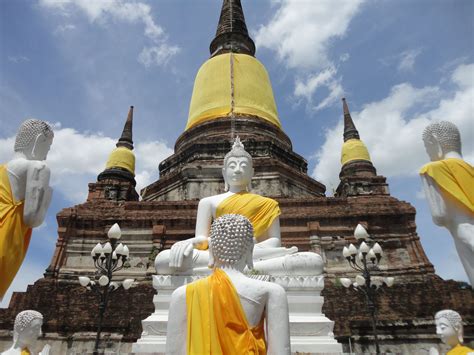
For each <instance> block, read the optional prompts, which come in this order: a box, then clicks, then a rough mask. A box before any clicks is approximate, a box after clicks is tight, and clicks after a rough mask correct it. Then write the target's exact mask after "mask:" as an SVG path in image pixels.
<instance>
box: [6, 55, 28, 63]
mask: <svg viewBox="0 0 474 355" xmlns="http://www.w3.org/2000/svg"><path fill="white" fill-rule="evenodd" d="M7 59H8V61H9V62H12V63H15V64H17V63H25V62H29V61H30V58H28V57H26V56H24V55H10V56H8V58H7Z"/></svg>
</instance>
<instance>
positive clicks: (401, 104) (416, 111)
mask: <svg viewBox="0 0 474 355" xmlns="http://www.w3.org/2000/svg"><path fill="white" fill-rule="evenodd" d="M450 81H451V83H453V84H455V85H456V88H455V89H454V90H453V91H452V92H444V91H443V90H442V88H440V87H437V86H434V87H430V86H427V87H423V88H416V87H413V86H412V85H411V84H409V83H403V84H399V85H396V86H394V87H393V88H392V90H391V92H390V93H389V95H388V96H387V97H386V98H384V99H382V100H380V101H376V102H371V103H369V104H366V105H364V106H363V108H362V110H361V111H360V112H351V113H352V118H353V119H354V122H355V124H356V126H357V129H358V130H359V133H360V135H361V139H362V140H363V141H364V142H365V144H366V145H367V148H368V149H369V152H370V155H371V159H372V162H373V163H374V165H375V167H376V168H377V170H378V172H379V174H381V175H385V176H388V177H390V176H413V175H416V174H417V172H418V169H419V168H420V167H421V166H422V165H423V164H424V163H426V162H427V161H428V157H427V155H426V153H425V150H424V147H423V142H422V140H421V134H422V132H423V129H424V128H425V127H426V125H428V124H429V123H430V122H433V121H440V120H449V121H451V122H453V123H455V124H456V125H457V126H458V128H459V130H460V132H461V136H462V140H463V153H464V158H465V159H466V160H467V161H470V162H472V161H474V146H473V142H474V126H473V124H472V112H473V110H474V107H473V106H474V104H473V101H472V98H473V97H474V64H469V65H460V66H458V67H457V68H456V70H455V71H454V72H453V73H452V75H451V77H450ZM349 104H350V103H349ZM342 131H343V123H342V115H341V118H340V120H339V124H338V125H337V126H336V127H333V128H331V129H328V130H327V132H326V137H325V143H324V144H323V146H322V147H321V148H320V149H319V151H317V152H316V154H315V156H316V158H317V159H318V162H317V165H316V167H315V169H314V171H313V174H312V175H313V176H314V177H315V178H316V179H317V180H319V181H321V182H323V183H325V184H327V185H328V186H337V184H338V182H339V179H338V174H339V171H340V169H341V165H340V154H341V147H342Z"/></svg>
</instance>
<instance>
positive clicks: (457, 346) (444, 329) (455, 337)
mask: <svg viewBox="0 0 474 355" xmlns="http://www.w3.org/2000/svg"><path fill="white" fill-rule="evenodd" d="M435 323H436V334H437V335H438V336H439V338H440V339H441V341H442V342H443V343H444V344H446V345H448V346H449V348H450V350H449V351H448V352H447V353H446V355H466V354H474V353H473V352H472V351H473V350H472V349H471V348H469V347H467V346H463V345H462V343H463V341H464V339H463V327H462V318H461V316H460V315H459V313H458V312H456V311H453V310H451V309H445V310H442V311H439V312H438V313H436V315H435ZM437 354H439V353H438V351H437V350H436V349H434V348H432V349H430V355H437Z"/></svg>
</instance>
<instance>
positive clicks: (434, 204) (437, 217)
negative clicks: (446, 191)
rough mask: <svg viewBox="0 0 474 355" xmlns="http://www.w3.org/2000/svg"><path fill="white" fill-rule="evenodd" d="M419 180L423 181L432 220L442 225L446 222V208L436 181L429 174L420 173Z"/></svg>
mask: <svg viewBox="0 0 474 355" xmlns="http://www.w3.org/2000/svg"><path fill="white" fill-rule="evenodd" d="M421 181H422V183H423V190H424V191H425V196H426V199H427V200H428V204H429V206H430V211H431V216H432V217H433V222H434V223H435V224H436V225H438V226H444V225H445V224H446V222H447V221H446V217H447V209H446V203H445V202H444V198H443V196H442V194H441V191H439V188H438V186H437V185H436V182H435V181H433V179H432V178H430V177H429V176H426V175H421Z"/></svg>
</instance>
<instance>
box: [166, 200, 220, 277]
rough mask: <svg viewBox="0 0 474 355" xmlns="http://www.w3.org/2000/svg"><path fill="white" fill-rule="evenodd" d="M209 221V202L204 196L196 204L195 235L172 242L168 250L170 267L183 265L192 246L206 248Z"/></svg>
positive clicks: (210, 218)
mask: <svg viewBox="0 0 474 355" xmlns="http://www.w3.org/2000/svg"><path fill="white" fill-rule="evenodd" d="M211 222H212V214H211V203H210V201H209V200H208V199H205V198H204V199H202V200H201V201H199V205H198V211H197V218H196V231H195V236H194V237H193V238H189V239H186V240H183V241H180V242H177V243H174V244H173V246H172V247H171V250H170V261H169V266H170V267H176V268H180V267H181V266H182V265H183V259H184V258H185V257H188V256H190V255H192V252H193V250H194V248H197V249H201V250H206V249H207V248H208V246H209V244H208V238H209V229H210V226H211Z"/></svg>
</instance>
